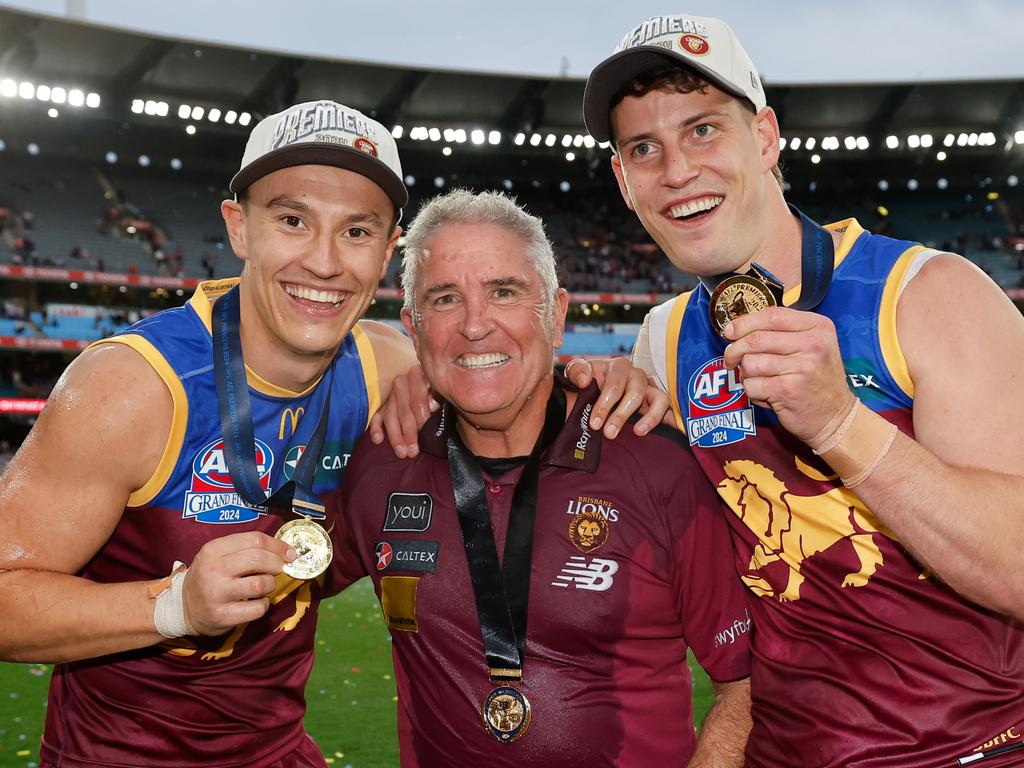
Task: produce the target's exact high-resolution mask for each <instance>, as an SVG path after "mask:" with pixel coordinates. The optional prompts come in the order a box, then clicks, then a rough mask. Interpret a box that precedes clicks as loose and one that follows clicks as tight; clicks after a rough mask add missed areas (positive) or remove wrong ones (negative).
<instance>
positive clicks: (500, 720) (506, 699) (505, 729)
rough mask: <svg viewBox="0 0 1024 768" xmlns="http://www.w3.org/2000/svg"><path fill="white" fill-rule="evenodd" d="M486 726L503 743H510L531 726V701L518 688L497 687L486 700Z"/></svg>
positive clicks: (484, 711) (484, 713) (484, 712)
mask: <svg viewBox="0 0 1024 768" xmlns="http://www.w3.org/2000/svg"><path fill="white" fill-rule="evenodd" d="M483 715H484V727H485V728H487V730H488V731H490V733H491V735H492V736H493V737H494V738H496V739H497V740H498V741H499V742H501V743H502V744H510V743H512V742H513V741H515V740H516V739H518V738H519V737H520V736H522V735H523V734H524V733H526V729H527V728H529V727H530V719H531V717H532V714H531V712H530V702H529V701H527V699H526V697H525V696H524V695H523V694H522V693H521V692H520V691H518V690H517V689H515V688H513V687H511V686H508V685H503V686H501V687H500V688H495V689H494V690H493V691H491V693H490V695H489V696H488V697H487V701H485V702H484V709H483Z"/></svg>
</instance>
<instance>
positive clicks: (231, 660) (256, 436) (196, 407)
mask: <svg viewBox="0 0 1024 768" xmlns="http://www.w3.org/2000/svg"><path fill="white" fill-rule="evenodd" d="M231 189H232V191H234V192H235V193H236V195H237V196H238V199H237V200H233V201H232V200H229V201H226V202H225V203H224V204H223V208H222V210H223V215H224V220H225V222H226V225H227V230H228V235H229V237H230V241H231V245H232V247H233V249H234V250H235V253H236V254H237V255H238V256H239V258H241V259H242V260H243V261H244V267H243V270H242V275H241V278H240V279H239V280H221V281H214V282H209V283H203V284H201V285H200V287H199V289H198V290H197V291H196V293H195V295H194V296H193V297H192V299H191V300H190V301H189V302H188V304H187V305H186V306H184V307H182V308H180V309H173V310H169V311H167V312H162V313H159V314H157V315H154V316H152V317H150V318H147V319H146V320H144V321H142V322H141V323H138V324H136V325H135V326H133V327H132V328H130V329H129V330H128V331H126V332H125V333H124V334H122V335H120V336H116V337H114V338H111V339H107V340H104V341H103V342H100V343H98V344H95V345H93V346H92V347H90V348H89V349H88V350H86V351H85V352H84V353H82V355H81V356H80V357H79V358H78V359H76V360H75V362H74V363H73V364H72V365H71V366H70V367H69V369H68V370H67V372H66V373H65V375H64V377H63V378H62V379H61V381H60V382H59V384H58V386H57V387H56V388H55V390H54V392H53V394H52V396H51V399H50V402H49V404H48V405H47V407H46V409H45V410H44V411H43V413H42V415H41V417H40V419H39V422H38V423H37V425H36V426H35V428H34V429H33V431H32V433H31V434H30V436H29V437H28V439H27V440H26V442H25V444H24V445H23V447H22V449H21V450H20V451H19V453H18V455H17V456H16V457H15V459H14V460H13V461H12V462H11V465H10V466H9V467H8V469H7V471H6V473H5V474H4V475H3V477H2V479H0V505H2V509H3V514H2V515H0V541H2V542H3V546H2V548H0V569H2V570H0V611H2V612H3V615H4V621H3V622H0V624H2V629H0V656H2V657H3V658H6V659H11V660H17V661H42V662H54V663H56V666H55V668H54V673H53V680H52V683H51V686H50V698H49V703H48V707H47V722H46V729H45V732H44V734H43V745H42V764H43V765H44V766H50V765H54V766H55V765H62V766H70V767H74V768H84V767H85V766H104V767H105V768H110V767H111V766H124V767H125V768H127V767H129V766H132V767H137V766H169V765H174V766H182V767H186V766H195V768H200V766H202V767H204V768H205V767H209V766H239V765H246V766H256V767H257V768H266V767H272V766H276V767H279V768H289V767H291V766H296V767H298V766H321V765H325V763H324V760H323V757H322V755H321V754H320V752H319V750H317V748H316V746H315V745H314V744H313V743H312V741H311V740H310V739H309V738H308V736H307V735H306V734H305V731H304V729H303V725H302V717H303V713H304V711H305V699H304V693H303V689H304V687H305V683H306V678H307V676H308V674H309V670H310V667H311V665H312V659H313V637H314V634H313V633H314V628H315V622H316V609H317V606H318V604H319V601H320V598H321V597H322V595H323V590H322V582H323V579H322V578H320V577H318V576H316V575H315V574H314V573H313V569H311V568H309V567H308V566H309V565H310V558H311V557H312V556H313V554H317V553H318V551H317V550H314V549H313V548H312V547H308V546H307V544H308V543H309V542H310V541H312V540H315V538H316V534H317V528H316V527H313V526H312V525H311V524H309V523H308V521H306V522H303V523H301V524H300V525H301V526H303V527H302V528H301V530H303V531H304V532H305V533H304V534H303V536H304V537H305V538H303V537H300V538H297V539H294V543H295V546H294V547H292V546H290V544H289V543H286V541H287V539H285V538H282V539H279V538H275V536H274V534H275V532H277V531H278V530H279V529H281V531H282V534H283V532H284V530H285V529H286V526H288V524H289V523H290V522H292V521H295V520H299V519H300V518H299V516H298V515H294V514H292V510H293V509H298V510H300V511H302V512H303V514H304V515H306V516H308V517H312V518H320V519H321V520H322V521H323V518H324V516H325V515H324V513H323V512H322V511H319V510H320V509H322V507H319V506H318V505H319V503H320V501H322V499H323V498H327V497H329V496H330V495H331V494H336V493H337V488H338V484H339V482H340V481H341V475H342V472H343V468H344V466H345V462H346V460H347V456H348V454H349V452H350V450H351V445H352V444H354V442H355V440H356V438H357V437H358V436H359V435H360V434H361V433H362V432H363V430H364V428H365V426H366V424H367V421H368V419H369V417H370V415H371V414H372V413H373V412H374V410H375V409H376V408H377V406H378V405H379V403H380V400H381V397H382V396H383V393H384V392H386V391H387V389H388V386H389V382H390V380H391V378H392V377H393V376H394V375H395V373H396V372H404V371H405V370H406V369H407V367H408V365H409V364H410V363H411V362H412V360H413V354H412V347H411V345H410V344H409V343H408V341H407V340H406V339H404V337H402V336H401V334H399V333H398V332H397V331H393V330H390V329H388V328H387V327H386V326H382V325H380V324H373V323H366V324H365V325H358V326H357V325H356V321H357V320H358V319H359V318H360V316H361V315H362V314H363V312H364V310H365V309H366V307H367V306H368V305H369V303H370V301H371V300H372V298H373V295H374V293H375V291H376V289H377V284H378V281H379V279H380V278H381V276H382V275H383V274H384V272H385V270H386V268H387V264H388V260H389V259H390V257H391V254H392V251H393V249H394V247H395V243H396V242H397V239H398V234H399V229H398V227H397V226H396V224H397V221H398V218H399V215H400V212H401V209H402V207H403V206H404V205H405V204H406V203H407V201H408V195H407V193H406V190H405V187H404V185H403V183H402V171H401V166H400V164H399V160H398V154H397V148H396V146H395V143H394V140H393V139H392V137H391V135H390V133H389V132H388V131H387V129H385V128H384V127H383V126H381V125H379V124H378V123H376V122H374V121H372V120H370V119H368V118H366V117H364V116H363V115H361V114H360V113H358V112H356V111H355V110H352V109H349V108H348V107H344V106H342V105H340V104H335V103H333V102H327V101H321V102H310V103H306V104H299V105H296V106H293V107H291V108H289V109H287V110H285V111H284V112H282V113H279V114H276V115H271V116H270V117H267V118H266V119H264V120H262V121H261V122H260V123H259V124H258V125H257V126H256V127H255V128H254V129H253V132H252V135H251V136H250V138H249V141H248V144H247V146H246V150H245V154H244V156H243V159H242V165H241V168H240V170H239V172H238V174H237V175H236V176H235V177H234V179H233V180H232V182H231ZM314 445H318V447H317V448H316V449H314V447H313V446H314ZM307 446H309V451H306V448H307ZM307 454H308V455H307ZM303 457H305V461H304V460H303ZM246 478H250V479H252V483H251V484H250V485H247V484H246V483H247V482H248V481H247V480H246ZM243 481H245V482H243ZM292 482H294V483H295V485H294V487H293V486H292V485H291V484H290V483H292ZM282 486H283V487H282ZM271 491H275V492H276V493H275V494H274V498H273V500H270V499H267V498H266V497H267V496H268V495H270V493H271ZM317 496H320V497H322V498H321V499H318V498H317ZM293 505H294V506H293ZM323 523H324V528H327V529H328V531H332V529H333V520H330V519H328V520H326V521H323ZM320 533H321V534H322V536H323V537H324V538H326V537H327V536H328V535H330V534H329V533H328V532H324V531H323V530H322V529H320ZM310 537H312V538H310ZM321 543H322V542H321ZM296 550H301V551H296ZM178 561H181V562H183V563H187V564H189V567H188V568H187V570H185V569H184V568H183V567H180V564H179V562H178ZM286 564H287V567H288V569H289V570H290V572H291V573H292V576H294V578H293V577H292V576H288V575H285V574H283V573H282V570H283V569H285V568H286ZM168 574H172V576H171V577H169V578H168Z"/></svg>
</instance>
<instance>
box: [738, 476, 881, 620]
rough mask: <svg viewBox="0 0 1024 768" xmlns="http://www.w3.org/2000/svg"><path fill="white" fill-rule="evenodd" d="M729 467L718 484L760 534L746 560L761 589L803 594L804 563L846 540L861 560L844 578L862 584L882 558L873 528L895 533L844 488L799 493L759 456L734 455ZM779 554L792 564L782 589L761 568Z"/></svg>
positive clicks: (749, 580)
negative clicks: (875, 520)
mask: <svg viewBox="0 0 1024 768" xmlns="http://www.w3.org/2000/svg"><path fill="white" fill-rule="evenodd" d="M724 469H725V479H724V480H722V481H721V482H720V483H719V484H718V490H719V492H720V493H721V495H722V498H723V499H724V500H725V502H726V503H727V504H728V505H729V506H730V507H731V508H732V510H733V512H735V513H736V515H737V516H738V517H739V518H740V519H741V520H742V521H743V522H744V523H745V524H746V526H747V527H748V528H750V530H751V531H753V532H754V534H755V535H756V536H757V538H758V539H759V540H760V543H759V544H758V545H757V546H756V547H754V552H753V555H752V556H751V558H750V563H749V565H748V566H747V567H748V569H749V572H748V573H747V574H746V575H744V576H743V582H744V583H745V584H746V585H747V586H748V587H750V589H751V591H753V592H754V593H755V594H756V595H759V596H761V597H777V598H778V599H779V600H782V601H786V600H799V599H800V587H801V586H802V585H803V583H804V575H803V572H802V567H803V564H804V563H805V562H806V561H807V560H808V559H809V558H812V557H814V556H815V555H817V554H819V553H821V552H824V551H826V550H828V549H830V548H831V547H833V546H835V545H836V544H838V543H840V542H843V541H849V542H850V543H851V544H852V545H853V549H854V551H855V552H856V555H857V559H858V561H859V564H860V567H859V568H858V569H857V570H855V571H853V572H851V573H847V574H846V576H845V577H844V578H843V582H842V586H843V587H863V586H864V585H865V584H867V583H868V581H870V579H871V577H872V576H873V575H874V573H875V571H876V570H877V568H878V566H879V565H881V564H882V562H883V557H882V552H881V550H879V548H878V545H877V544H876V543H875V539H874V534H876V533H881V534H883V535H885V536H889V538H892V537H891V535H890V534H889V533H888V531H886V530H884V529H883V528H881V527H880V526H878V525H877V524H876V523H873V522H869V520H868V517H867V515H868V512H867V509H866V508H865V507H864V506H863V504H862V503H861V502H860V500H859V499H858V498H857V497H856V496H854V495H853V494H852V493H851V492H849V491H847V490H846V489H845V488H833V489H831V490H829V491H827V492H825V493H822V494H820V495H817V496H797V495H795V494H793V493H791V492H790V490H789V488H788V487H787V486H786V484H785V483H784V482H782V481H781V480H779V479H778V478H777V477H776V476H775V473H774V472H772V470H770V469H768V468H767V467H763V466H761V465H760V464H758V463H756V462H754V461H749V460H746V459H743V460H738V461H729V462H726V464H725V466H724ZM794 508H799V509H800V514H794V513H793V509H794ZM778 560H782V561H784V562H785V563H786V564H787V565H788V566H789V578H788V582H787V584H786V587H785V589H783V590H781V591H777V590H776V588H774V587H773V586H772V584H771V583H770V582H769V581H768V580H767V579H766V578H764V576H763V574H762V570H763V569H764V568H765V566H767V565H769V564H770V563H773V562H776V561H778Z"/></svg>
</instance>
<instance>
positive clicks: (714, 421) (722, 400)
mask: <svg viewBox="0 0 1024 768" xmlns="http://www.w3.org/2000/svg"><path fill="white" fill-rule="evenodd" d="M686 398H687V401H688V402H687V417H686V434H687V435H688V436H689V438H690V445H697V446H700V447H701V448H714V447H717V446H720V445H729V444H730V443H737V442H739V441H740V440H742V439H744V438H745V437H746V436H747V435H753V434H756V432H757V427H756V426H755V424H754V409H753V408H752V407H751V405H750V400H749V398H748V397H747V393H746V392H745V391H744V389H743V382H742V380H741V378H740V372H739V370H736V369H734V370H731V371H730V370H728V369H727V368H726V367H725V358H723V357H716V358H715V359H714V360H709V361H708V362H706V363H704V365H702V366H700V367H699V368H698V369H697V370H696V371H694V373H693V376H691V377H690V381H689V383H688V384H687V385H686Z"/></svg>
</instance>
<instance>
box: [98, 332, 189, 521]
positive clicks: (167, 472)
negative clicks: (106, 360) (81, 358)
mask: <svg viewBox="0 0 1024 768" xmlns="http://www.w3.org/2000/svg"><path fill="white" fill-rule="evenodd" d="M100 344H123V345H124V346H126V347H131V348H132V349H134V350H135V351H136V352H138V353H139V354H140V355H142V357H143V358H145V360H146V362H148V363H149V364H150V365H151V366H152V367H153V370H154V371H156V372H157V374H158V375H159V376H160V378H161V379H163V382H164V384H165V385H166V386H167V389H168V391H169V392H170V393H171V400H172V401H173V403H174V413H173V415H172V417H171V431H170V433H169V434H168V435H167V442H166V443H165V444H164V452H163V454H162V455H161V456H160V463H159V464H157V467H156V469H155V470H154V471H153V474H152V475H150V477H149V479H148V480H147V481H146V482H145V484H144V485H143V486H142V487H141V488H137V489H136V490H134V491H132V493H131V495H129V496H128V506H129V507H132V508H136V507H144V506H145V505H146V504H149V502H151V501H152V500H153V499H155V498H156V497H157V495H158V494H159V493H160V491H161V490H163V487H164V485H166V484H167V481H168V480H169V479H170V478H171V473H172V472H174V467H175V466H176V465H177V463H178V457H179V456H180V454H181V447H182V446H183V445H184V444H185V430H186V428H187V427H188V397H187V396H186V395H185V387H184V386H182V384H181V379H179V378H178V374H176V373H175V372H174V369H173V368H171V366H170V364H169V363H168V362H167V361H166V360H165V359H164V356H163V355H162V354H160V352H159V350H157V348H156V347H154V346H153V344H152V343H151V342H150V341H149V340H148V339H146V338H144V337H142V336H137V335H135V334H125V335H123V336H113V337H111V338H109V339H102V340H100V341H97V342H96V343H95V345H93V346H98V345H100Z"/></svg>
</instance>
